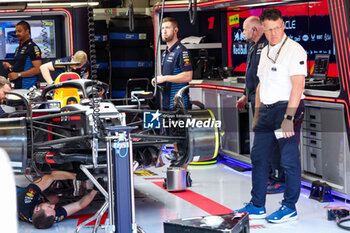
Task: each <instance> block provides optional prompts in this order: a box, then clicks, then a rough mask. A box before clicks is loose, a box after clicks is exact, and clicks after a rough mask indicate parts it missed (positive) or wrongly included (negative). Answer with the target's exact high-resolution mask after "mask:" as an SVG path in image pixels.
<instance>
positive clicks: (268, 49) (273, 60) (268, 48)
mask: <svg viewBox="0 0 350 233" xmlns="http://www.w3.org/2000/svg"><path fill="white" fill-rule="evenodd" d="M287 39H288V36H286V39H284V41H283V43H282V45H281V47H280V49H279V50H278V51H277V54H276V56H275V59H272V58H271V57H269V53H270V43H269V44H268V46H267V58H268V59H270V60H271V61H272V62H273V64H276V61H277V58H278V56H279V55H280V52H281V49H282V47H283V45H284V44H285V43H286V41H287Z"/></svg>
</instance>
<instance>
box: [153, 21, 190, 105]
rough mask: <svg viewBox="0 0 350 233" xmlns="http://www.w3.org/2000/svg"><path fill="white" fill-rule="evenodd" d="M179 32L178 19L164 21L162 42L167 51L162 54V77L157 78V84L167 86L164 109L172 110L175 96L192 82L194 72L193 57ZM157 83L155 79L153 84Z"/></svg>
mask: <svg viewBox="0 0 350 233" xmlns="http://www.w3.org/2000/svg"><path fill="white" fill-rule="evenodd" d="M178 31H179V28H178V22H177V20H176V19H174V18H171V17H167V18H164V19H163V21H162V40H163V41H164V42H166V45H167V47H166V49H165V51H164V52H163V54H162V75H159V76H158V77H157V84H162V83H164V84H165V88H164V91H163V109H164V110H172V109H173V107H174V106H173V103H174V96H175V94H176V92H177V91H178V90H180V89H181V88H182V87H185V86H187V85H188V83H189V82H191V81H192V76H193V71H192V64H191V57H190V54H189V52H188V50H187V49H186V47H185V46H183V45H182V44H181V42H180V41H179V39H178V37H177V33H178ZM154 83H155V78H153V80H152V84H154ZM184 103H185V106H186V108H188V107H189V97H188V93H186V94H185V96H184Z"/></svg>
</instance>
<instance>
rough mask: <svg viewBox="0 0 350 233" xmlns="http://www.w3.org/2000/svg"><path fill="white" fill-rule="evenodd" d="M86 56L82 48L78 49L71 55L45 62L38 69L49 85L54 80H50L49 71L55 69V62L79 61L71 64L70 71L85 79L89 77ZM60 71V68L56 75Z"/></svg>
mask: <svg viewBox="0 0 350 233" xmlns="http://www.w3.org/2000/svg"><path fill="white" fill-rule="evenodd" d="M87 58H88V57H87V55H86V53H85V52H84V51H82V50H79V51H77V52H76V53H75V54H74V55H73V56H68V57H64V58H61V59H57V60H54V61H50V62H47V63H45V64H43V65H41V66H40V71H41V74H42V75H43V78H44V79H45V81H46V82H47V84H49V85H50V84H53V82H54V81H53V80H52V77H51V74H50V71H54V70H55V64H59V63H62V62H77V63H79V65H78V66H72V67H71V71H72V72H74V73H77V74H78V75H79V76H80V77H81V78H83V79H87V78H88V77H89V69H90V67H89V61H88V59H87ZM62 72H64V71H63V70H61V69H60V70H59V73H58V74H57V76H58V75H59V74H60V73H62Z"/></svg>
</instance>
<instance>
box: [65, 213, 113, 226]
mask: <svg viewBox="0 0 350 233" xmlns="http://www.w3.org/2000/svg"><path fill="white" fill-rule="evenodd" d="M92 216H94V214H79V215H73V216H70V217H69V218H73V219H79V220H78V223H77V226H79V225H80V224H81V223H82V222H84V221H85V220H87V219H89V218H90V217H92ZM106 219H107V213H104V214H103V216H102V218H101V221H100V225H103V224H105V221H106ZM95 222H96V220H94V221H92V222H90V223H88V224H86V226H94V225H95Z"/></svg>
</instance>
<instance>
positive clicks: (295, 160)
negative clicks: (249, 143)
mask: <svg viewBox="0 0 350 233" xmlns="http://www.w3.org/2000/svg"><path fill="white" fill-rule="evenodd" d="M260 21H261V22H262V24H263V28H264V32H265V36H266V38H267V40H268V41H269V44H268V45H267V46H266V47H265V48H264V49H263V50H262V52H261V57H260V62H259V67H258V72H257V75H258V77H259V80H260V83H259V85H258V87H257V90H256V104H255V107H256V111H255V115H254V120H253V126H252V128H253V130H254V132H255V138H254V144H253V148H252V151H251V154H250V156H251V161H252V165H253V170H252V191H251V195H252V198H251V200H250V203H248V204H247V205H246V206H245V207H244V208H242V209H239V210H236V211H234V212H248V213H249V217H250V218H252V219H256V218H265V217H266V209H265V202H266V187H267V181H268V164H269V163H268V162H269V155H270V152H271V150H272V148H273V145H274V143H275V142H276V140H277V141H278V145H279V148H280V152H281V166H282V167H283V168H284V170H285V180H286V189H285V192H284V196H283V200H282V206H281V207H280V208H279V209H278V210H277V211H275V212H274V213H272V214H270V215H269V216H267V217H266V220H267V221H269V222H274V223H281V222H286V221H291V220H295V219H297V211H296V208H295V204H296V202H297V201H298V198H299V195H300V184H301V165H300V153H299V148H298V145H299V139H300V137H299V134H300V122H301V118H302V112H303V111H304V103H303V100H302V99H304V95H303V91H304V80H305V76H306V75H307V65H306V61H307V55H306V52H305V50H304V49H303V47H302V46H301V45H299V44H298V43H296V42H295V41H293V40H292V39H289V38H288V37H287V35H286V34H285V33H284V22H283V20H282V16H281V12H280V11H279V10H276V9H267V10H265V11H264V12H263V13H262V14H261V16H260Z"/></svg>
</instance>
